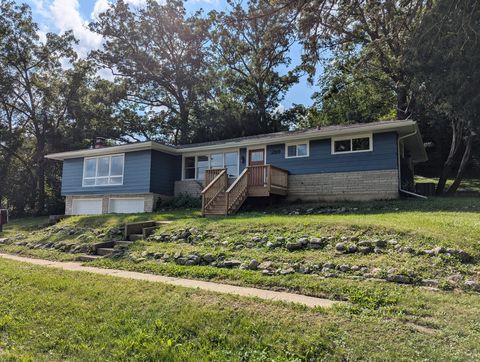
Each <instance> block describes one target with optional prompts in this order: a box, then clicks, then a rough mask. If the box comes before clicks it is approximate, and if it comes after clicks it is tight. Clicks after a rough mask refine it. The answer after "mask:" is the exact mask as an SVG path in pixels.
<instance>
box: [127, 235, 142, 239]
mask: <svg viewBox="0 0 480 362" xmlns="http://www.w3.org/2000/svg"><path fill="white" fill-rule="evenodd" d="M128 240H130V241H137V240H143V234H130V235H128Z"/></svg>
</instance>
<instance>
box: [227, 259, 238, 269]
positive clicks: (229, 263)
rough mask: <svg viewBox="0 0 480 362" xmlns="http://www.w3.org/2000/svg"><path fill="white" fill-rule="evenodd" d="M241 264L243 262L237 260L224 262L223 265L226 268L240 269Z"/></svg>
mask: <svg viewBox="0 0 480 362" xmlns="http://www.w3.org/2000/svg"><path fill="white" fill-rule="evenodd" d="M241 264H242V262H241V261H240V260H235V259H232V260H225V261H224V262H223V265H224V267H225V268H238V267H239V266H240V265H241Z"/></svg>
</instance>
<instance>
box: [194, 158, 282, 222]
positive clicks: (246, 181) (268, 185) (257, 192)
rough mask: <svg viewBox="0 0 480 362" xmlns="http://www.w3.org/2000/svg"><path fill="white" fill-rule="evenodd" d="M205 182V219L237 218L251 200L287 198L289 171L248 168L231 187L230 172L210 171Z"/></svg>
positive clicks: (203, 200)
mask: <svg viewBox="0 0 480 362" xmlns="http://www.w3.org/2000/svg"><path fill="white" fill-rule="evenodd" d="M205 180H206V186H205V188H204V189H203V191H202V215H203V216H225V215H228V214H233V213H235V212H236V211H237V210H238V209H239V208H240V207H241V206H242V205H243V203H244V202H245V200H246V199H247V197H270V196H272V195H281V196H286V195H287V190H288V171H286V170H283V169H281V168H278V167H275V166H272V165H258V166H248V167H246V168H245V169H244V170H243V171H242V173H241V174H240V176H238V178H237V179H236V180H235V182H234V183H233V184H232V185H231V186H230V187H228V175H227V170H226V169H215V170H207V171H206V174H205Z"/></svg>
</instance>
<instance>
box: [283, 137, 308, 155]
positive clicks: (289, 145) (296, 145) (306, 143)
mask: <svg viewBox="0 0 480 362" xmlns="http://www.w3.org/2000/svg"><path fill="white" fill-rule="evenodd" d="M299 145H307V154H306V155H301V156H299V155H298V146H299ZM291 146H295V156H289V155H288V147H291ZM304 157H310V141H309V140H307V141H299V142H290V143H285V158H304Z"/></svg>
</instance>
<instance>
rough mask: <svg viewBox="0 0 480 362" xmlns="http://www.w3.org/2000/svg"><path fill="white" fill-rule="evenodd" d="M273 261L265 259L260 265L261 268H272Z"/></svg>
mask: <svg viewBox="0 0 480 362" xmlns="http://www.w3.org/2000/svg"><path fill="white" fill-rule="evenodd" d="M272 266H273V263H272V262H271V261H264V262H262V263H260V265H259V266H258V268H259V269H270V268H272Z"/></svg>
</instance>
